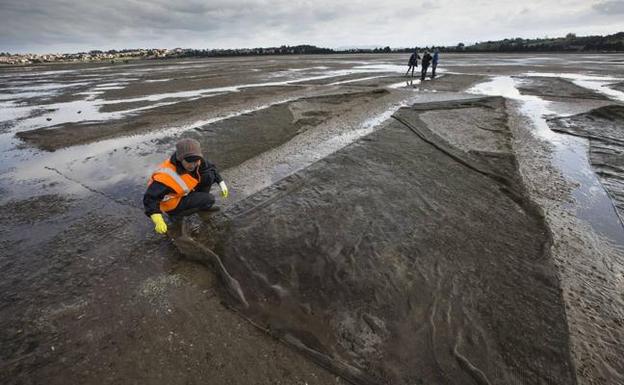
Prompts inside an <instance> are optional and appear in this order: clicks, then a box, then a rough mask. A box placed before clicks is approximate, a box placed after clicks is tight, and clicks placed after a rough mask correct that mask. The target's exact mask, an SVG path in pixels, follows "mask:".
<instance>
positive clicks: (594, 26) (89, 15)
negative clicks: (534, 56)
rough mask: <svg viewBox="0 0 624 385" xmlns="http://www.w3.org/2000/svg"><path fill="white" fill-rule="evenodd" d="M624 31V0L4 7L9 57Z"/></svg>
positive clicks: (150, 0) (264, 0)
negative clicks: (148, 49)
mask: <svg viewBox="0 0 624 385" xmlns="http://www.w3.org/2000/svg"><path fill="white" fill-rule="evenodd" d="M620 31H624V0H524V1H518V0H514V1H508V0H501V1H496V0H446V1H433V0H424V1H419V0H346V1H340V0H306V1H297V0H272V1H269V0H204V1H201V0H98V1H78V0H0V51H2V52H5V51H8V52H34V53H47V52H50V53H52V52H77V51H86V50H91V49H105V50H107V49H122V48H139V47H141V48H175V47H189V48H243V47H268V46H279V45H282V44H286V45H296V44H313V45H317V46H322V47H330V48H339V47H351V46H371V45H376V46H386V45H389V46H391V47H411V46H422V45H455V44H457V43H459V42H464V43H473V42H476V41H484V40H495V39H502V38H505V37H525V38H527V37H543V36H551V37H554V36H563V35H565V34H566V33H568V32H574V33H576V34H577V35H589V34H611V33H615V32H620Z"/></svg>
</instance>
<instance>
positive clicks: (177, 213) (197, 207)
mask: <svg viewBox="0 0 624 385" xmlns="http://www.w3.org/2000/svg"><path fill="white" fill-rule="evenodd" d="M214 203H215V197H214V195H212V194H211V193H210V186H207V187H202V188H201V189H199V190H197V191H193V192H191V193H190V194H188V195H187V196H185V197H183V198H182V200H180V203H178V207H176V208H175V209H173V210H171V211H168V212H167V215H169V216H170V217H171V219H172V220H175V219H178V218H182V217H186V216H189V215H191V214H195V213H196V212H198V211H204V210H208V209H210V208H211V207H212V206H213V205H214Z"/></svg>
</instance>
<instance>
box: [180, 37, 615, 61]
mask: <svg viewBox="0 0 624 385" xmlns="http://www.w3.org/2000/svg"><path fill="white" fill-rule="evenodd" d="M435 48H438V49H439V50H440V51H442V52H579V51H600V52H624V32H618V33H616V34H613V35H608V36H576V35H575V34H573V33H569V34H568V35H566V36H565V37H558V38H548V37H545V38H538V39H522V38H515V39H504V40H496V41H486V42H480V43H475V44H471V45H465V44H464V43H459V44H457V45H455V46H437V47H436V46H427V47H409V48H390V47H389V46H386V47H378V48H353V49H342V50H335V49H331V48H321V47H316V46H313V45H297V46H286V45H284V46H281V47H271V48H245V49H211V50H198V49H184V50H182V51H181V52H179V54H178V55H177V56H178V57H202V56H246V55H310V54H345V53H392V52H412V51H414V49H418V50H425V49H428V50H433V49H435Z"/></svg>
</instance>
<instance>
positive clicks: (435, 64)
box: [431, 48, 440, 79]
mask: <svg viewBox="0 0 624 385" xmlns="http://www.w3.org/2000/svg"><path fill="white" fill-rule="evenodd" d="M439 55H440V50H439V49H438V48H436V49H435V51H434V52H433V59H432V60H431V79H433V78H435V76H436V75H435V71H436V68H437V67H438V58H439Z"/></svg>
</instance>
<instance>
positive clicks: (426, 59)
mask: <svg viewBox="0 0 624 385" xmlns="http://www.w3.org/2000/svg"><path fill="white" fill-rule="evenodd" d="M431 59H432V57H431V54H430V53H429V51H425V54H424V55H423V57H422V64H421V72H420V80H421V81H424V80H425V76H427V69H428V68H429V64H431Z"/></svg>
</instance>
